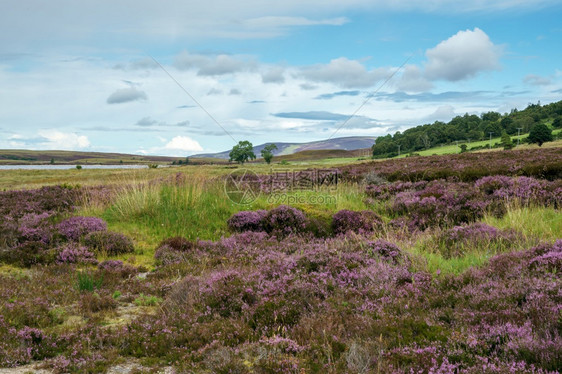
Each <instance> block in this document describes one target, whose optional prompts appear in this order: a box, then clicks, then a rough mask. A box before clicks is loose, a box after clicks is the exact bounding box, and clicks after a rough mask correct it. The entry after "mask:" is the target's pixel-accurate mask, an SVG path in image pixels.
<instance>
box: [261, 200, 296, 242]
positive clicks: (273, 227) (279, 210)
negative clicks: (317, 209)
mask: <svg viewBox="0 0 562 374" xmlns="http://www.w3.org/2000/svg"><path fill="white" fill-rule="evenodd" d="M306 224H307V218H306V216H305V214H304V213H303V212H302V211H301V210H299V209H296V208H293V207H291V206H288V205H280V206H278V207H276V208H274V209H271V210H270V211H268V212H267V214H266V215H265V217H264V218H263V226H264V229H265V231H266V232H268V233H270V234H273V235H275V236H279V237H284V236H287V235H290V234H297V233H301V232H304V230H305V229H306Z"/></svg>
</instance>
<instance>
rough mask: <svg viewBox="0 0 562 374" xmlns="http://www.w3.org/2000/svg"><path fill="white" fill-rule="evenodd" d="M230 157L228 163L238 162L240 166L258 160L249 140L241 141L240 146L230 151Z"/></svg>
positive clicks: (237, 145)
mask: <svg viewBox="0 0 562 374" xmlns="http://www.w3.org/2000/svg"><path fill="white" fill-rule="evenodd" d="M228 156H229V157H230V158H229V160H228V161H236V162H238V163H240V164H243V163H244V162H246V161H248V160H255V159H256V155H255V154H254V146H253V145H252V143H250V142H249V141H247V140H242V141H239V142H238V144H236V145H235V146H234V147H232V151H230V154H229V155H228Z"/></svg>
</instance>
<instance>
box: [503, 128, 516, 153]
mask: <svg viewBox="0 0 562 374" xmlns="http://www.w3.org/2000/svg"><path fill="white" fill-rule="evenodd" d="M502 146H503V149H505V150H509V149H512V148H513V142H512V141H511V137H510V136H509V135H507V132H505V131H504V132H502Z"/></svg>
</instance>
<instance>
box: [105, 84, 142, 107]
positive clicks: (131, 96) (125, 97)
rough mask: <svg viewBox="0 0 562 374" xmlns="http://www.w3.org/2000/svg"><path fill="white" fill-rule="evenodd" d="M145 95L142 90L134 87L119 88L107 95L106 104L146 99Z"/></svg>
mask: <svg viewBox="0 0 562 374" xmlns="http://www.w3.org/2000/svg"><path fill="white" fill-rule="evenodd" d="M146 99H147V96H146V93H144V91H140V90H137V89H136V88H134V87H129V88H121V89H118V90H117V91H115V92H114V93H112V94H111V95H109V97H108V98H107V103H108V104H121V103H128V102H131V101H139V100H146Z"/></svg>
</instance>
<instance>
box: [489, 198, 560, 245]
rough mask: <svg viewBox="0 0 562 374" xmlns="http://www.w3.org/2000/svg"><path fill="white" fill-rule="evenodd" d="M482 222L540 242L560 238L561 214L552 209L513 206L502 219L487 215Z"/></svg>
mask: <svg viewBox="0 0 562 374" xmlns="http://www.w3.org/2000/svg"><path fill="white" fill-rule="evenodd" d="M483 222H485V223H487V224H489V225H491V226H495V227H497V228H500V229H514V230H517V231H519V232H521V233H522V234H524V235H525V236H529V237H535V238H539V239H541V240H546V241H554V240H556V239H561V238H562V214H560V210H556V209H554V208H543V207H533V206H530V207H529V206H516V205H514V206H512V207H510V208H509V209H508V210H507V213H506V214H505V215H504V216H503V217H502V218H495V217H493V216H489V215H488V216H486V217H484V219H483Z"/></svg>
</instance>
